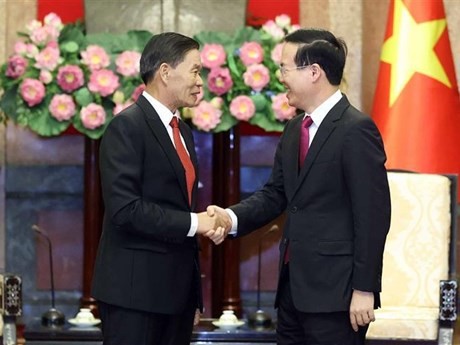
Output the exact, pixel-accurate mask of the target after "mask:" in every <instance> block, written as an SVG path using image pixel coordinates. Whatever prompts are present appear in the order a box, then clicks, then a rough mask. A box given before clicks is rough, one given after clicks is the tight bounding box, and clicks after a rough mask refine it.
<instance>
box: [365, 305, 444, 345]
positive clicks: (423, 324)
mask: <svg viewBox="0 0 460 345" xmlns="http://www.w3.org/2000/svg"><path fill="white" fill-rule="evenodd" d="M375 314H376V315H375V316H376V321H375V322H372V323H371V324H370V325H369V330H368V332H367V338H368V339H429V340H435V339H437V337H438V316H439V309H438V308H414V307H403V308H397V307H394V308H383V309H379V310H376V313H375Z"/></svg>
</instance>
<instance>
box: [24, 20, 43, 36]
mask: <svg viewBox="0 0 460 345" xmlns="http://www.w3.org/2000/svg"><path fill="white" fill-rule="evenodd" d="M41 27H42V23H41V22H40V21H38V20H36V19H34V20H31V21H30V22H29V24H27V25H26V29H27V32H28V33H29V35H30V34H32V32H34V31H35V30H37V29H38V28H41Z"/></svg>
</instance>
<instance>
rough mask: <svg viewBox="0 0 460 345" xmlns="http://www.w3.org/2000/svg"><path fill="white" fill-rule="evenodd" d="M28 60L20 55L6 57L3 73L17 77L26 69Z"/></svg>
mask: <svg viewBox="0 0 460 345" xmlns="http://www.w3.org/2000/svg"><path fill="white" fill-rule="evenodd" d="M27 65H28V62H27V60H26V59H25V58H23V57H22V56H20V55H13V56H11V57H10V58H9V59H8V66H7V68H6V72H5V75H6V76H7V77H10V78H14V79H16V78H19V77H20V76H21V75H23V74H24V72H25V71H26V69H27Z"/></svg>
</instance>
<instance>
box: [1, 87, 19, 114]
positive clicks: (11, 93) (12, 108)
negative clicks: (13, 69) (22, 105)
mask: <svg viewBox="0 0 460 345" xmlns="http://www.w3.org/2000/svg"><path fill="white" fill-rule="evenodd" d="M18 87H19V85H13V87H11V88H8V89H6V90H5V91H4V93H3V96H2V98H1V100H0V108H1V109H2V110H3V112H4V113H5V115H6V116H7V117H10V118H12V119H13V120H14V121H17V112H16V109H17V107H16V101H17V97H19V94H18Z"/></svg>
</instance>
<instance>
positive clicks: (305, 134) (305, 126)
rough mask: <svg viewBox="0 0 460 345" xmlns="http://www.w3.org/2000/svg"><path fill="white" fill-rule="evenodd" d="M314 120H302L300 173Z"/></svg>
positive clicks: (286, 255) (309, 118) (286, 259)
mask: <svg viewBox="0 0 460 345" xmlns="http://www.w3.org/2000/svg"><path fill="white" fill-rule="evenodd" d="M312 123H313V120H312V119H311V117H310V116H306V117H305V118H304V119H303V120H302V124H301V125H300V142H299V171H300V169H302V166H303V163H304V161H305V157H306V156H307V153H308V148H309V147H310V133H309V128H310V126H311V125H312ZM288 262H289V242H287V246H286V250H285V251H284V263H285V264H287V263H288Z"/></svg>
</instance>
